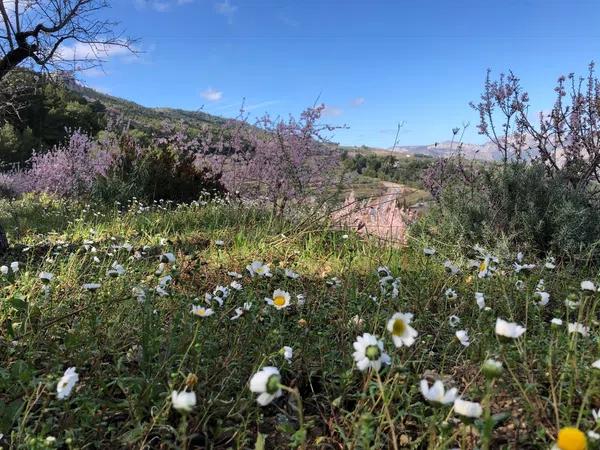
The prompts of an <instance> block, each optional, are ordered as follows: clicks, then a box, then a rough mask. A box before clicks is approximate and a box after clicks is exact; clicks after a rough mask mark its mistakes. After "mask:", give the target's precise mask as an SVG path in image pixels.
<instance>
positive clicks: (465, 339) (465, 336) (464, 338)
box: [455, 330, 471, 347]
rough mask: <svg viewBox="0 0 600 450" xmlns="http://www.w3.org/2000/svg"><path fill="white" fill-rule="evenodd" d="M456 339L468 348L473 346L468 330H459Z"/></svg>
mask: <svg viewBox="0 0 600 450" xmlns="http://www.w3.org/2000/svg"><path fill="white" fill-rule="evenodd" d="M455 335H456V338H457V339H458V340H459V341H460V343H461V344H462V345H464V346H465V347H468V346H469V345H471V341H469V333H468V332H467V330H459V331H457V332H456V333H455Z"/></svg>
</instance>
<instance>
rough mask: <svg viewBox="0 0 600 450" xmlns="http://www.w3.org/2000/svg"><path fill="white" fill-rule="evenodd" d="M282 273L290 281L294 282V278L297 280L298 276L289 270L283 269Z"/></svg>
mask: <svg viewBox="0 0 600 450" xmlns="http://www.w3.org/2000/svg"><path fill="white" fill-rule="evenodd" d="M284 273H285V276H286V277H288V278H290V279H292V280H295V279H296V278H298V277H299V276H300V275H298V274H297V273H296V272H294V271H293V270H291V269H285V271H284Z"/></svg>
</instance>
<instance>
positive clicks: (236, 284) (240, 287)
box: [229, 281, 242, 291]
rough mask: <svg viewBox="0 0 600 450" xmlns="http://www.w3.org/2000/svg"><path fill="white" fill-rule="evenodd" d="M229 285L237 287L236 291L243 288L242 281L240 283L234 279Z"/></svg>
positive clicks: (233, 287)
mask: <svg viewBox="0 0 600 450" xmlns="http://www.w3.org/2000/svg"><path fill="white" fill-rule="evenodd" d="M229 286H230V287H231V288H232V289H235V290H236V291H241V290H242V283H238V282H237V281H232V282H231V283H229Z"/></svg>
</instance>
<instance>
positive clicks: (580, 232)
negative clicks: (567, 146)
mask: <svg viewBox="0 0 600 450" xmlns="http://www.w3.org/2000/svg"><path fill="white" fill-rule="evenodd" d="M458 167H459V165H458V164H457V163H456V161H454V162H448V161H446V162H445V169H446V176H448V177H449V178H451V179H452V182H451V183H446V184H445V185H444V188H443V190H441V191H440V194H439V197H438V211H437V213H434V214H437V218H436V220H437V221H438V227H439V228H441V229H443V231H444V233H448V234H451V235H453V236H454V239H456V236H460V237H462V238H464V239H465V240H466V242H469V243H475V242H488V243H489V241H493V240H496V239H497V238H498V237H499V236H504V237H505V238H506V239H507V240H508V241H509V242H510V243H512V244H513V245H515V246H519V247H521V248H524V247H529V248H530V249H532V250H534V251H537V252H538V253H539V254H540V256H543V255H544V254H547V253H552V254H554V255H562V256H565V257H575V258H583V257H584V256H585V257H592V258H600V249H597V248H596V245H595V244H597V243H598V241H599V239H600V209H598V208H597V207H596V205H594V204H593V203H592V202H591V201H590V198H589V196H588V195H587V194H586V193H585V192H582V191H580V190H578V189H575V188H573V187H571V186H570V184H569V183H568V182H566V181H565V180H562V179H561V178H560V177H556V176H555V177H553V178H550V177H547V176H545V167H544V166H543V165H542V164H540V163H526V162H512V163H508V164H507V165H490V166H487V167H478V168H477V171H476V173H475V172H469V171H468V170H466V169H464V167H463V169H462V170H463V171H464V176H465V177H467V178H469V177H472V178H470V180H471V182H465V178H461V177H460V176H458V175H457V172H458ZM449 173H454V176H451V175H449ZM475 174H476V176H475Z"/></svg>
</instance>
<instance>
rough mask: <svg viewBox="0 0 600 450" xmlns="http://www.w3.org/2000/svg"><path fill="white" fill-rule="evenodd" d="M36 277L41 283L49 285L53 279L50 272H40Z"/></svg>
mask: <svg viewBox="0 0 600 450" xmlns="http://www.w3.org/2000/svg"><path fill="white" fill-rule="evenodd" d="M38 277H39V279H40V280H42V282H44V283H50V282H51V281H52V278H54V275H53V274H51V273H50V272H40V274H39V275H38Z"/></svg>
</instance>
